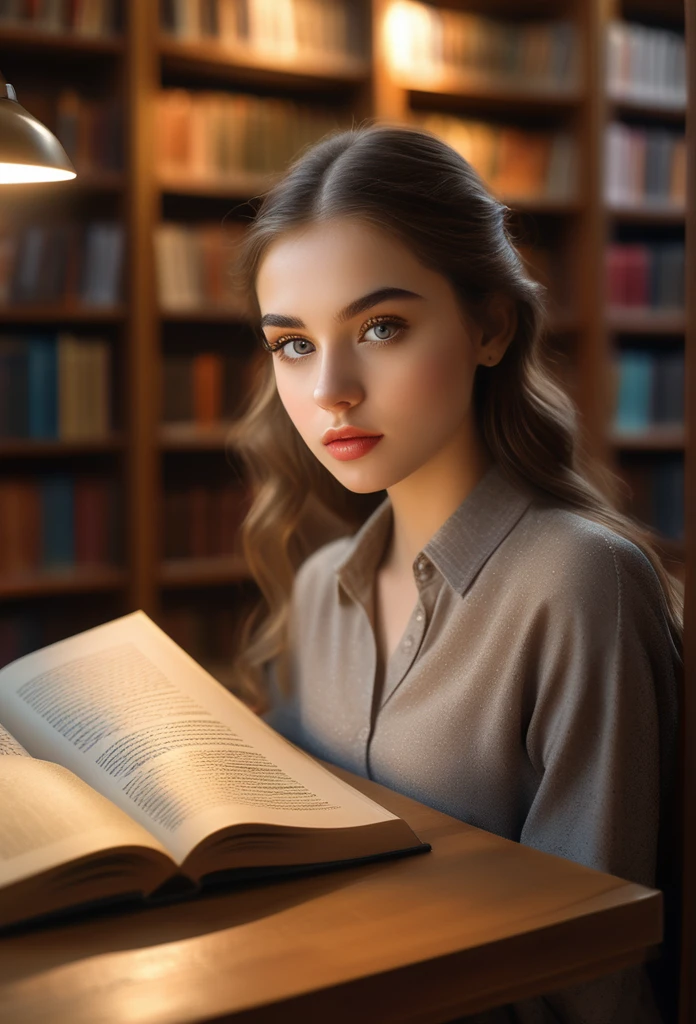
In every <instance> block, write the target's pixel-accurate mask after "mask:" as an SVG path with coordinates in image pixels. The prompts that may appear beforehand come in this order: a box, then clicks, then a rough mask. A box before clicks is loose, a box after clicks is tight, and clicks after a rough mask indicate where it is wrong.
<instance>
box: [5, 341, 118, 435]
mask: <svg viewBox="0 0 696 1024" xmlns="http://www.w3.org/2000/svg"><path fill="white" fill-rule="evenodd" d="M110 430H111V347H110V345H109V342H108V341H107V340H106V339H105V338H98V337H91V336H90V337H85V336H81V337H77V336H76V335H74V334H71V333H69V332H68V331H61V332H60V333H58V334H25V335H21V334H3V335H0V437H18V438H20V437H32V438H59V439H61V440H75V439H78V438H97V437H105V436H106V435H107V434H108V433H109V431H110Z"/></svg>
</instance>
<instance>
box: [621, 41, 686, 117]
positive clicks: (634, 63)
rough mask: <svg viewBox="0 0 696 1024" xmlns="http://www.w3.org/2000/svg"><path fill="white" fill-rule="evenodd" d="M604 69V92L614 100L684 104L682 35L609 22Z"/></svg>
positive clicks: (684, 74) (684, 61) (684, 62)
mask: <svg viewBox="0 0 696 1024" xmlns="http://www.w3.org/2000/svg"><path fill="white" fill-rule="evenodd" d="M606 68H607V90H608V93H609V96H610V97H612V98H613V99H633V100H639V101H643V102H647V103H658V104H659V103H664V104H680V103H684V104H685V103H686V53H685V48H684V36H683V34H680V33H678V32H674V31H671V30H669V29H663V28H654V27H652V26H647V25H639V24H632V23H631V22H626V21H612V22H611V23H610V24H609V25H608V26H607V46H606Z"/></svg>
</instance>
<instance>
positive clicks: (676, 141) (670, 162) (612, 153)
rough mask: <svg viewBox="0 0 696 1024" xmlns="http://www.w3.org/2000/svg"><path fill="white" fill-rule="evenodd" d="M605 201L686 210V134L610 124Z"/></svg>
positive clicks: (607, 131) (606, 149)
mask: <svg viewBox="0 0 696 1024" xmlns="http://www.w3.org/2000/svg"><path fill="white" fill-rule="evenodd" d="M605 168H606V170H605V198H606V201H607V202H608V203H613V204H616V205H619V206H621V205H624V204H626V205H647V206H650V205H652V206H655V205H658V206H667V207H677V208H680V207H683V206H684V202H685V200H686V141H685V138H684V133H683V131H682V132H676V131H672V130H670V129H668V128H635V127H633V126H632V125H627V124H623V123H621V122H620V121H616V122H612V123H611V124H608V125H607V130H606V143H605Z"/></svg>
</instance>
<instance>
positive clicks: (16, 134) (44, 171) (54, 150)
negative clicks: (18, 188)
mask: <svg viewBox="0 0 696 1024" xmlns="http://www.w3.org/2000/svg"><path fill="white" fill-rule="evenodd" d="M74 177H76V174H75V168H74V167H73V165H72V164H71V162H70V160H69V159H68V155H67V153H66V152H65V150H64V149H63V147H62V146H61V144H60V142H59V141H58V139H57V138H56V137H55V135H53V134H52V133H51V132H49V130H48V128H46V126H45V125H43V124H41V122H40V121H37V120H36V118H35V117H32V115H31V114H30V113H29V111H28V110H25V109H24V107H22V106H20V104H19V103H18V102H17V95H16V93H15V91H14V89H13V88H12V86H11V85H9V84H7V83H6V82H5V81H4V80H3V79H2V77H1V76H0V184H18V185H19V184H23V183H24V182H30V181H68V180H69V179H70V178H74Z"/></svg>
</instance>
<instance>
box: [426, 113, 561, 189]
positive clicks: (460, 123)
mask: <svg viewBox="0 0 696 1024" xmlns="http://www.w3.org/2000/svg"><path fill="white" fill-rule="evenodd" d="M411 121H412V123H414V124H417V125H419V126H420V127H422V128H425V129H427V130H428V131H431V132H433V133H434V134H435V135H438V136H439V137H440V138H442V139H444V141H445V142H447V143H448V145H450V146H452V148H453V149H455V150H456V151H457V152H458V153H459V154H460V155H461V156H463V157H464V159H465V160H468V162H469V163H470V164H471V165H472V166H473V167H474V168H475V170H476V171H478V173H479V174H480V175H481V177H482V178H483V179H484V181H485V182H486V184H487V185H488V187H489V188H491V189H492V190H493V191H494V192H495V193H497V194H498V195H499V196H501V197H502V198H504V199H506V200H509V201H510V202H514V200H515V199H522V198H524V199H528V198H546V199H557V200H558V199H562V200H570V199H573V198H575V197H576V194H577V181H576V164H577V161H576V154H575V140H574V139H573V136H572V135H570V134H569V133H567V132H556V133H553V134H552V133H551V132H548V131H545V132H540V131H536V132H533V131H529V130H526V129H520V128H513V127H510V126H504V125H498V124H491V123H487V122H485V121H479V120H474V119H465V118H461V117H453V116H451V115H449V114H431V113H426V114H417V113H412V114H411Z"/></svg>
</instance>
